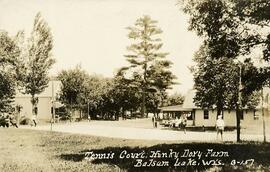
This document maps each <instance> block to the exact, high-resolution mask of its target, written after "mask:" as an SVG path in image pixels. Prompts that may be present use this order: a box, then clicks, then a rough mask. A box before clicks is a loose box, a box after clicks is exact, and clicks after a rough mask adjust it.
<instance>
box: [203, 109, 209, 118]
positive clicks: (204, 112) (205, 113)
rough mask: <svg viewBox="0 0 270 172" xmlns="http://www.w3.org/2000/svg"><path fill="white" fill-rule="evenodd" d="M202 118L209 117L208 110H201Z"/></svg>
mask: <svg viewBox="0 0 270 172" xmlns="http://www.w3.org/2000/svg"><path fill="white" fill-rule="evenodd" d="M203 119H209V111H208V110H204V111H203Z"/></svg>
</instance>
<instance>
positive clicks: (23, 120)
mask: <svg viewBox="0 0 270 172" xmlns="http://www.w3.org/2000/svg"><path fill="white" fill-rule="evenodd" d="M30 123H31V119H30V118H27V117H22V118H21V119H20V124H21V125H29V124H30Z"/></svg>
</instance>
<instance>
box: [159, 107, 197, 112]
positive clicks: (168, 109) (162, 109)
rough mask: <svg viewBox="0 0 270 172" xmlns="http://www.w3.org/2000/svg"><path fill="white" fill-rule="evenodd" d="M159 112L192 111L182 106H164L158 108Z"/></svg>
mask: <svg viewBox="0 0 270 172" xmlns="http://www.w3.org/2000/svg"><path fill="white" fill-rule="evenodd" d="M160 110H161V112H183V111H192V109H191V108H184V107H183V105H174V106H166V107H161V108H160Z"/></svg>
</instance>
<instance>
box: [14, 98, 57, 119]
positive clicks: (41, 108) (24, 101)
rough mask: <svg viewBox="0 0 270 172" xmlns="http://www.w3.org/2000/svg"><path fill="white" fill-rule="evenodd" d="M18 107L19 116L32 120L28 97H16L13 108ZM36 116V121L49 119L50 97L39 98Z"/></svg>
mask: <svg viewBox="0 0 270 172" xmlns="http://www.w3.org/2000/svg"><path fill="white" fill-rule="evenodd" d="M16 105H20V106H22V107H23V108H22V109H21V113H20V115H21V116H22V115H24V116H26V117H28V118H30V119H31V118H32V104H31V102H30V97H16V98H15V106H16ZM37 107H38V115H37V119H41V120H50V119H51V107H52V103H51V98H50V97H40V98H39V102H38V105H37Z"/></svg>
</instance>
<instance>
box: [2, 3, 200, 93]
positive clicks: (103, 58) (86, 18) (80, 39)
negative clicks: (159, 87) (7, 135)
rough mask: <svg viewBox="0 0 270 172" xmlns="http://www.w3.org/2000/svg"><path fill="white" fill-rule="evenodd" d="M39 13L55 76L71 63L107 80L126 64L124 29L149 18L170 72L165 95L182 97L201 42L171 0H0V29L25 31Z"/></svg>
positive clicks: (126, 42) (191, 79)
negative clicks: (171, 78) (173, 77)
mask: <svg viewBox="0 0 270 172" xmlns="http://www.w3.org/2000/svg"><path fill="white" fill-rule="evenodd" d="M38 12H41V15H42V17H43V18H44V19H45V20H46V21H47V22H48V25H49V26H50V28H51V31H52V34H53V38H54V48H53V56H54V58H55V59H56V64H54V66H53V67H52V69H51V70H50V74H51V75H56V74H57V73H59V72H60V71H61V70H63V69H71V68H74V67H75V66H76V65H81V67H82V68H83V69H84V70H86V71H87V72H89V73H90V74H93V73H95V74H101V75H103V76H105V77H112V76H113V75H114V74H115V72H116V71H117V69H119V68H121V67H123V66H126V65H128V63H127V62H126V59H125V57H124V55H125V54H128V52H127V50H126V47H127V46H128V45H130V44H131V40H129V39H128V37H127V34H128V30H127V29H126V27H128V26H133V25H134V23H135V21H136V19H138V18H139V17H142V16H143V15H149V16H150V17H151V18H152V19H154V20H157V21H158V24H157V25H158V27H160V28H161V29H162V30H163V33H162V34H161V35H160V38H161V39H162V41H163V44H164V45H163V47H162V51H164V52H169V53H170V54H169V55H168V56H167V59H168V60H171V61H172V62H173V66H172V69H171V70H172V72H173V73H174V74H175V75H176V76H177V78H178V79H177V80H176V82H178V83H180V84H177V85H175V86H174V87H173V89H172V90H171V91H170V93H174V92H179V93H182V94H185V93H186V92H187V91H188V90H189V89H191V88H192V86H193V77H192V74H191V73H190V71H189V69H188V67H189V66H191V65H193V64H194V63H193V62H192V58H193V55H194V53H195V51H196V50H198V48H199V46H200V44H201V40H200V38H198V37H197V36H196V34H195V33H194V32H191V31H188V16H186V15H185V14H183V12H181V10H180V7H179V6H177V1H176V0H46V1H44V0H0V30H6V31H8V32H9V34H10V35H11V36H12V35H15V34H16V33H17V32H18V31H19V30H24V31H25V33H26V35H27V34H28V35H29V33H30V32H31V30H32V27H33V21H34V17H35V15H36V14H37V13H38Z"/></svg>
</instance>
